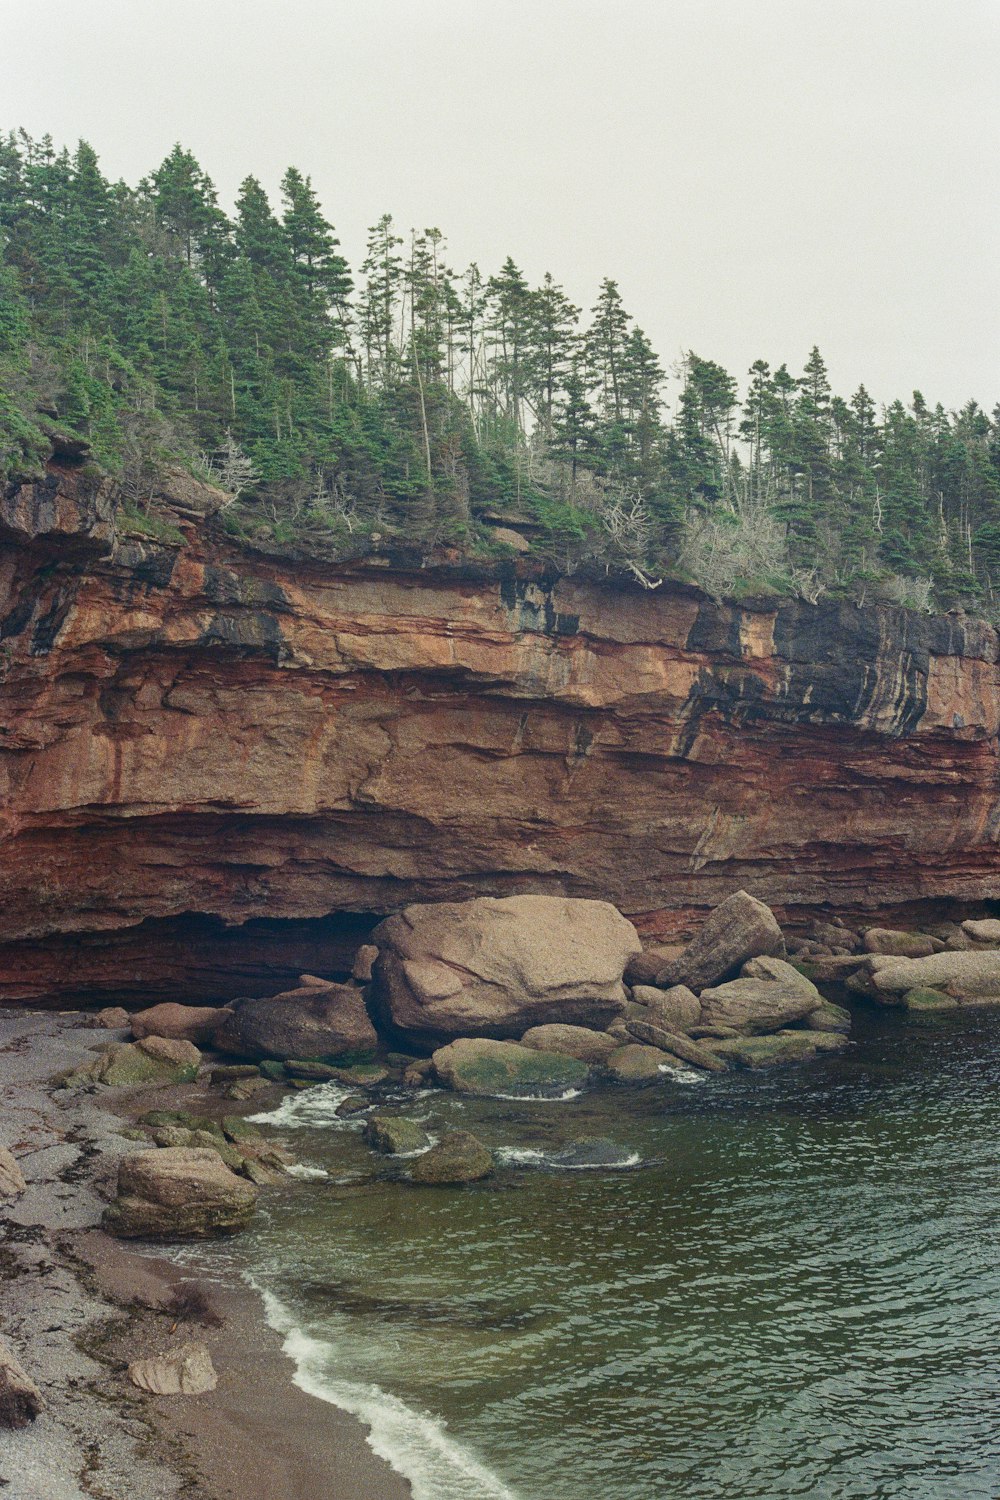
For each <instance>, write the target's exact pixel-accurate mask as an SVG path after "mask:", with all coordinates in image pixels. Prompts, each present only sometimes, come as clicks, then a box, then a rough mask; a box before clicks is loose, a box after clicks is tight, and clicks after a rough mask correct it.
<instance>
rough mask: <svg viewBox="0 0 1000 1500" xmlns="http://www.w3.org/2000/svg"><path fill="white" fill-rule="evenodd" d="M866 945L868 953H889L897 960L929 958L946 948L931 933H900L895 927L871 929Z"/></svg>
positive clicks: (865, 940)
mask: <svg viewBox="0 0 1000 1500" xmlns="http://www.w3.org/2000/svg"><path fill="white" fill-rule="evenodd" d="M864 944H865V951H866V952H867V953H888V954H890V955H892V956H893V957H895V958H927V957H928V956H929V955H930V954H932V953H940V952H941V949H942V948H943V947H944V943H943V942H942V941H941V939H940V938H936V937H932V936H931V935H930V933H929V932H899V931H897V930H896V929H895V928H893V927H869V929H868V931H867V932H866V933H865V936H864Z"/></svg>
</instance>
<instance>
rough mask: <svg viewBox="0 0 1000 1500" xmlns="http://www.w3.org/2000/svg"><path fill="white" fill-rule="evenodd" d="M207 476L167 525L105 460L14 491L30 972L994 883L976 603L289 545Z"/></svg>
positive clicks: (17, 917) (46, 979) (15, 927)
mask: <svg viewBox="0 0 1000 1500" xmlns="http://www.w3.org/2000/svg"><path fill="white" fill-rule="evenodd" d="M178 488H180V486H178ZM214 503H216V502H214V501H213V500H212V497H211V496H209V497H208V499H207V500H206V499H204V498H201V499H199V497H198V495H197V494H196V493H194V492H192V491H191V489H190V486H189V487H188V489H187V490H185V493H184V495H183V496H180V497H176V498H175V503H174V504H173V507H172V508H170V506H169V505H167V503H166V502H164V503H163V504H162V505H161V507H160V515H159V527H158V530H159V533H160V537H161V539H160V540H157V539H155V538H154V537H152V536H148V535H147V536H145V537H142V536H138V535H136V534H132V535H125V534H123V533H122V531H121V527H120V525H116V521H115V516H114V511H113V506H112V504H111V501H110V499H109V496H108V493H107V491H106V489H99V490H97V491H92V490H91V489H88V487H87V484H86V482H85V480H84V478H83V477H82V471H69V470H63V471H53V472H52V473H51V474H50V476H49V478H48V479H47V480H46V481H44V482H40V483H38V484H36V485H33V486H22V487H21V488H20V489H11V490H9V491H8V493H7V494H6V495H5V496H4V497H3V499H2V501H0V541H2V552H0V638H2V641H0V645H2V651H0V675H2V686H0V694H2V702H3V711H2V728H3V735H2V740H0V780H2V786H3V793H2V799H0V800H2V807H3V812H2V820H0V838H2V854H3V858H2V860H0V893H2V897H3V899H2V901H0V1000H2V1001H10V1000H26V1001H33V1002H42V1003H53V1004H55V1003H60V1002H62V1003H65V1002H67V1001H68V1000H73V999H81V998H85V997H91V996H96V995H98V994H105V995H108V996H114V997H115V998H124V999H126V1000H129V999H131V1000H132V1001H134V1002H136V1003H138V1002H139V1001H142V1002H143V1003H145V1004H149V1003H152V1002H153V1001H154V1000H157V999H164V998H173V997H180V998H185V999H189V1000H194V999H210V1000H214V1001H218V1000H223V999H226V998H230V997H232V996H234V995H240V994H243V995H246V994H254V993H257V994H264V993H269V992H274V991H277V990H280V989H282V988H286V989H287V988H288V987H289V981H290V978H291V976H292V974H293V973H294V974H297V973H299V972H302V971H308V972H316V971H318V972H319V973H321V974H327V975H329V974H331V973H335V972H338V971H343V972H346V969H347V967H348V966H349V961H350V960H349V954H350V952H351V951H353V949H354V948H355V947H356V946H357V943H358V941H360V940H361V936H363V933H364V932H365V931H367V930H368V928H370V927H371V926H372V925H373V924H374V922H375V920H376V919H377V916H378V915H381V914H385V913H390V912H394V911H398V910H399V909H400V908H402V907H403V906H405V905H407V904H408V903H411V902H419V901H423V902H425V901H444V900H462V899H465V898H467V897H470V896H475V895H491V896H507V895H514V894H520V893H545V894H551V895H570V896H577V897H588V898H597V899H600V900H607V901H610V902H612V903H614V904H615V905H616V906H618V907H619V908H620V909H621V910H622V911H624V912H625V913H626V914H627V915H628V916H630V917H631V918H632V920H633V921H634V922H635V923H636V925H637V926H638V927H639V928H640V930H641V931H643V932H644V933H645V934H646V935H647V936H649V935H657V936H661V937H665V936H668V935H671V934H674V933H680V932H686V931H690V930H691V929H692V927H693V926H694V925H696V923H697V922H698V921H699V920H701V919H702V918H703V917H704V915H705V914H706V913H707V912H708V911H709V910H710V909H711V908H713V907H714V906H716V905H718V903H719V902H720V901H721V900H722V899H723V898H724V897H726V896H727V895H729V894H730V893H731V892H732V891H734V890H736V889H737V888H739V887H743V888H745V889H746V890H748V891H749V892H751V893H752V894H753V895H754V896H756V897H758V898H759V899H760V900H762V901H765V902H767V904H768V905H770V906H772V907H774V908H775V910H776V911H777V913H778V915H779V917H780V918H781V920H782V922H783V923H784V924H787V923H788V922H789V921H790V920H791V921H794V920H795V919H796V918H797V916H799V915H800V914H802V913H805V912H807V911H811V910H812V911H814V910H827V911H833V912H837V913H840V914H843V915H845V916H851V915H852V914H854V915H863V914H864V913H866V912H867V913H876V914H878V916H879V918H880V920H882V921H884V924H885V925H886V926H891V925H893V921H892V920H891V919H893V918H894V919H895V920H896V921H897V922H900V923H902V925H906V918H907V917H908V915H912V913H914V912H919V911H921V910H925V909H926V908H927V906H928V905H930V904H933V903H939V902H941V901H944V900H950V901H953V902H958V903H983V902H984V901H989V900H991V899H993V898H995V897H996V896H997V895H998V894H1000V885H998V874H1000V852H998V843H997V840H998V831H1000V804H998V799H997V729H998V723H1000V672H998V666H997V662H998V654H1000V653H998V640H997V635H996V632H995V631H994V630H993V629H992V628H990V627H989V626H987V625H985V624H983V623H981V622H977V621H974V620H972V619H967V618H959V617H951V616H949V617H940V618H929V617H920V616H916V615H912V614H907V613H905V612H902V611H896V610H888V609H859V608H857V607H856V606H855V605H853V604H841V603H825V602H823V601H821V602H820V604H819V605H809V604H806V603H803V602H801V601H792V602H788V603H785V604H781V605H780V606H775V605H774V603H773V602H772V603H770V604H765V603H764V602H758V603H753V602H751V603H747V604H744V605H741V606H737V605H719V604H716V603H714V602H712V601H710V600H708V599H706V598H704V597H703V596H702V595H700V594H699V593H698V592H697V591H696V590H694V589H691V588H686V587H682V586H671V585H664V586H663V587H662V588H660V589H657V590H654V591H646V590H642V589H640V588H639V587H638V586H637V585H635V586H633V585H631V584H616V583H613V582H611V581H607V582H602V581H590V580H586V579H580V578H556V577H547V576H544V575H543V574H542V573H541V572H540V571H539V569H538V565H537V564H536V563H534V562H533V561H532V560H530V559H518V560H517V562H512V563H509V564H504V565H502V566H501V567H499V568H496V567H494V568H492V569H491V568H488V567H484V568H482V569H480V570H478V571H476V570H474V569H472V568H471V567H469V566H462V565H460V564H457V563H451V564H448V563H447V561H446V560H442V561H441V562H440V563H439V564H438V565H437V566H428V567H425V568H423V569H421V568H416V567H411V568H410V569H409V570H407V569H404V568H401V567H397V566H390V565H388V564H385V562H384V560H379V559H369V560H368V562H366V563H365V564H363V565H356V566H353V567H347V566H344V567H342V568H339V569H338V568H332V567H329V566H326V567H322V566H319V565H315V564H313V565H311V564H308V563H305V562H302V561H298V562H295V563H293V562H284V561H282V560H280V559H279V560H275V559H274V558H268V557H264V556H261V555H255V554H252V553H250V552H248V551H246V550H242V549H241V548H240V547H239V546H237V545H236V544H234V543H232V542H230V541H228V540H227V539H226V536H225V532H224V530H223V528H222V527H221V526H220V525H219V523H218V522H217V521H211V520H205V519H204V518H203V514H202V513H203V512H207V511H209V510H211V509H212V508H213V504H214ZM344 924H346V927H345V925H344ZM345 933H346V936H344V935H343V934H345ZM359 934H360V935H359ZM340 955H342V958H341V957H340Z"/></svg>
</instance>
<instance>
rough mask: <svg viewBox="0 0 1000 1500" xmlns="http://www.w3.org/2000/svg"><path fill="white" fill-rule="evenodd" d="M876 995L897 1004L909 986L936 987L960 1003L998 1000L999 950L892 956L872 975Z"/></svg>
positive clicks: (970, 1003)
mask: <svg viewBox="0 0 1000 1500" xmlns="http://www.w3.org/2000/svg"><path fill="white" fill-rule="evenodd" d="M871 982H872V985H873V987H874V989H875V992H876V996H877V998H880V999H884V1000H886V1001H887V1002H888V1003H889V1004H896V1005H898V1004H900V1000H899V999H898V998H895V997H898V996H901V995H905V994H906V992H907V991H908V990H918V989H938V990H944V992H945V994H947V995H950V996H951V997H952V999H954V1000H958V1001H959V1003H960V1004H963V1005H973V1004H974V1005H982V1004H987V1003H1000V953H991V952H988V951H983V950H979V951H975V952H969V953H951V952H945V953H935V954H933V955H932V956H931V957H929V958H911V959H893V960H891V961H890V962H889V963H888V964H887V965H885V966H880V967H879V968H878V969H877V970H875V972H874V973H873V974H872V976H871Z"/></svg>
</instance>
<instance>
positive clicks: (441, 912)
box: [372, 896, 641, 1041]
mask: <svg viewBox="0 0 1000 1500" xmlns="http://www.w3.org/2000/svg"><path fill="white" fill-rule="evenodd" d="M372 942H373V943H375V944H377V945H378V948H379V956H378V960H377V962H376V964H375V977H376V984H377V997H378V1004H379V1007H380V1009H381V1011H382V1013H383V1015H384V1017H385V1018H386V1020H387V1021H389V1022H390V1023H391V1024H392V1025H393V1026H394V1027H395V1028H396V1029H397V1030H398V1031H400V1032H403V1033H405V1034H407V1035H409V1036H413V1037H418V1038H420V1039H422V1040H425V1041H444V1040H448V1039H450V1038H453V1037H470V1036H472V1037H475V1036H482V1037H494V1038H497V1039H503V1038H511V1037H518V1036H521V1035H522V1034H523V1033H524V1032H525V1031H527V1030H528V1029H529V1028H531V1027H534V1026H542V1025H547V1024H550V1023H553V1022H559V1023H562V1024H566V1025H571V1026H587V1027H593V1028H595V1029H597V1030H603V1028H604V1027H606V1026H607V1025H608V1024H609V1023H610V1022H611V1021H613V1020H614V1018H615V1017H616V1016H617V1015H619V1014H620V1013H621V1010H622V1008H623V1007H624V1005H625V1002H626V999H627V996H626V993H625V987H624V984H623V982H622V975H623V973H624V971H625V965H626V964H627V963H628V961H629V959H630V958H631V957H632V956H633V955H634V954H638V953H639V952H640V951H641V944H640V942H639V937H638V934H637V933H636V930H635V928H634V927H633V926H632V923H631V922H629V921H627V920H626V919H625V918H624V917H623V916H622V914H621V912H619V911H617V910H616V909H615V907H613V906H611V905H609V904H608V902H606V901H574V900H570V899H568V898H564V897H561V896H506V897H503V898H501V899H495V898H493V897H491V896H484V897H478V898H476V899H475V900H472V901H446V902H441V903H438V904H435V905H428V906H408V907H407V908H406V910H405V911H402V912H400V913H399V914H398V915H397V916H394V917H389V918H388V920H387V921H385V922H382V923H380V924H379V926H378V927H376V929H375V931H374V932H373V933H372Z"/></svg>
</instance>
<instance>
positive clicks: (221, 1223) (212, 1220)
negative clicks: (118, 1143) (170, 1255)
mask: <svg viewBox="0 0 1000 1500" xmlns="http://www.w3.org/2000/svg"><path fill="white" fill-rule="evenodd" d="M256 1202H257V1189H256V1187H254V1186H253V1184H252V1183H250V1182H247V1181H246V1180H245V1179H244V1178H242V1177H237V1176H236V1174H235V1173H234V1172H231V1171H230V1170H229V1168H228V1167H227V1166H226V1164H225V1163H224V1162H223V1160H222V1158H221V1156H219V1154H218V1151H215V1150H209V1149H208V1148H207V1147H206V1148H202V1147H195V1146H167V1147H164V1148H162V1149H160V1150H155V1151H139V1152H137V1153H136V1154H135V1155H134V1156H127V1157H125V1159H124V1160H123V1161H122V1162H121V1164H120V1165H119V1168H118V1197H117V1198H116V1200H115V1201H114V1203H112V1204H111V1206H110V1207H109V1208H108V1209H107V1211H106V1213H105V1215H104V1227H105V1229H107V1230H108V1231H109V1233H111V1234H116V1235H118V1236H119V1238H121V1239H150V1240H201V1239H209V1238H211V1237H213V1236H215V1235H222V1234H234V1233H235V1232H236V1231H237V1230H238V1229H242V1228H243V1227H244V1225H246V1224H247V1223H248V1221H249V1219H250V1215H251V1214H252V1213H253V1210H254V1205H255V1204H256Z"/></svg>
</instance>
